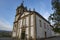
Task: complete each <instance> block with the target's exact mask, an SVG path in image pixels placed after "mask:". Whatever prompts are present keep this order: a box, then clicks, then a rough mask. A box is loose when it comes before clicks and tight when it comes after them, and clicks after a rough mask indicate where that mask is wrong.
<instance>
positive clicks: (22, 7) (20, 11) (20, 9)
mask: <svg viewBox="0 0 60 40" xmlns="http://www.w3.org/2000/svg"><path fill="white" fill-rule="evenodd" d="M23 3H24V1H23V2H22V3H21V5H20V6H18V7H17V9H16V16H15V17H16V20H18V18H19V17H20V16H21V15H22V14H23V13H24V12H25V11H27V7H24V4H23ZM17 16H18V17H17Z"/></svg>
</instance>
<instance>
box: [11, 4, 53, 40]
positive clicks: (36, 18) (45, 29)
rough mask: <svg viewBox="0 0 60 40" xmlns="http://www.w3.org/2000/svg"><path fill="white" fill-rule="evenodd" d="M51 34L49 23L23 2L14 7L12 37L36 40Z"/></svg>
mask: <svg viewBox="0 0 60 40" xmlns="http://www.w3.org/2000/svg"><path fill="white" fill-rule="evenodd" d="M51 36H52V27H51V25H50V23H49V22H48V21H47V20H46V19H45V18H44V17H42V16H41V15H40V14H39V13H38V12H36V11H35V10H33V11H31V10H27V8H26V7H24V5H23V3H22V4H21V5H20V6H19V7H18V8H17V9H16V16H15V20H14V24H13V32H12V37H17V38H19V39H20V40H22V39H23V40H24V39H27V40H36V39H38V38H46V37H51Z"/></svg>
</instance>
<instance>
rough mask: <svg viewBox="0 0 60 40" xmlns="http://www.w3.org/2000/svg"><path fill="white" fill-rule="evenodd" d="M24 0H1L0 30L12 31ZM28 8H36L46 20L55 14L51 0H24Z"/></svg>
mask: <svg viewBox="0 0 60 40" xmlns="http://www.w3.org/2000/svg"><path fill="white" fill-rule="evenodd" d="M21 2H22V0H0V30H8V31H11V30H12V27H13V22H14V18H15V14H16V8H17V7H18V6H19V5H20V4H21ZM24 5H25V6H27V8H28V9H29V8H31V9H33V8H35V10H36V11H37V12H39V13H40V14H41V15H42V16H43V17H45V18H46V19H47V18H48V16H49V15H50V14H51V13H52V12H53V11H52V6H51V0H24Z"/></svg>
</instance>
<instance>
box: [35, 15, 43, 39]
mask: <svg viewBox="0 0 60 40" xmlns="http://www.w3.org/2000/svg"><path fill="white" fill-rule="evenodd" d="M39 20H41V22H43V20H42V19H41V18H40V17H39V16H38V15H36V27H37V38H44V29H43V26H42V27H40V24H39Z"/></svg>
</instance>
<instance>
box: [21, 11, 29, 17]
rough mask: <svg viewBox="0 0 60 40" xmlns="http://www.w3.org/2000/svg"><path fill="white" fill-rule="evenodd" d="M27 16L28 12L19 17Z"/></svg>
mask: <svg viewBox="0 0 60 40" xmlns="http://www.w3.org/2000/svg"><path fill="white" fill-rule="evenodd" d="M28 14H29V12H24V13H23V14H22V15H21V17H23V16H25V15H28Z"/></svg>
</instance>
